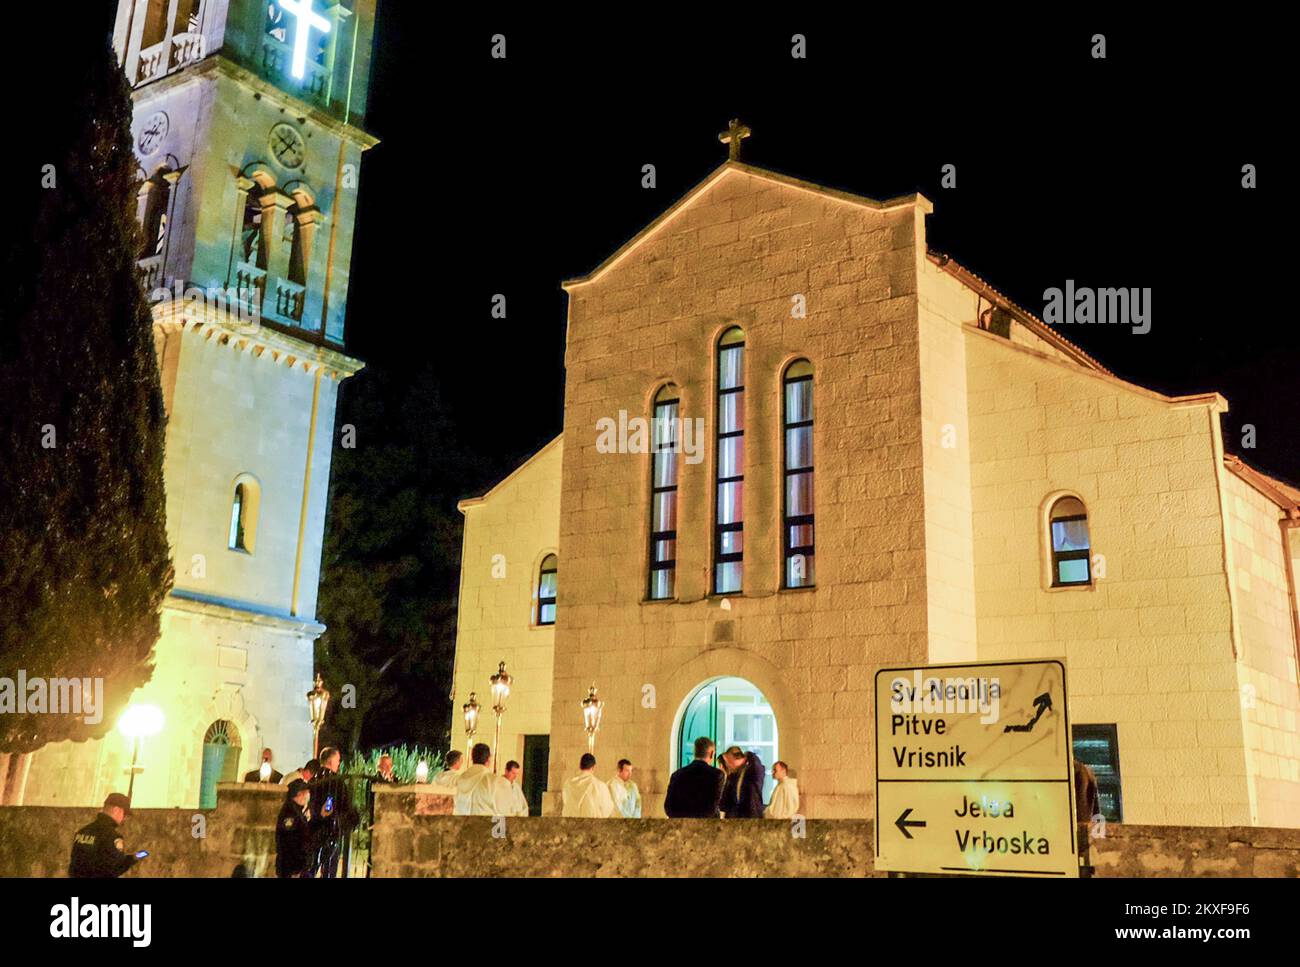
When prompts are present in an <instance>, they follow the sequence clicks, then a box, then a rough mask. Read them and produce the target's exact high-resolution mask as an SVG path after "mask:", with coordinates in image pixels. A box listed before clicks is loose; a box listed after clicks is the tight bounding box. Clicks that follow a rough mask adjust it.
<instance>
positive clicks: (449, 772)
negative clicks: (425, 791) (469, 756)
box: [429, 749, 465, 789]
mask: <svg viewBox="0 0 1300 967" xmlns="http://www.w3.org/2000/svg"><path fill="white" fill-rule="evenodd" d="M464 766H465V756H464V755H462V754H461V753H459V752H457V751H456V750H455V749H453V750H452V751H450V752H448V753H447V758H446V759H445V760H444V765H443V769H442V771H441V772H439V773H438V774H437V775H435V776H434V777H433V778H432V779H430V780H429V782H430V784H431V785H435V786H450V787H451V788H452V789H455V788H456V780H457V779H459V778H460V775H461V772H462V770H463V769H464Z"/></svg>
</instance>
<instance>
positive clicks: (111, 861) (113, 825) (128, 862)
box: [68, 792, 149, 879]
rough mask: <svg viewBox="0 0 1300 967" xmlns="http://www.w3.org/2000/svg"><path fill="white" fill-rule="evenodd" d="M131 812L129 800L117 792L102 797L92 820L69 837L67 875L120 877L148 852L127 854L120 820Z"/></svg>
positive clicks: (101, 877)
mask: <svg viewBox="0 0 1300 967" xmlns="http://www.w3.org/2000/svg"><path fill="white" fill-rule="evenodd" d="M129 815H131V800H129V799H127V798H126V796H124V795H122V794H121V793H120V792H115V793H112V794H110V795H109V797H108V798H107V799H105V800H104V808H103V809H102V810H100V813H99V815H98V816H96V817H95V821H94V822H93V823H90V824H89V825H86V826H83V827H81V829H79V830H77V834H76V835H75V836H74V837H73V838H72V862H71V863H70V864H69V866H68V876H71V877H83V878H85V877H92V878H99V879H112V878H114V877H118V876H121V875H122V874H123V873H125V872H126V871H127V870H129V869H130V868H131V867H132V866H134V865H135V864H136V861H137V860H141V859H144V857H146V856H148V855H149V854H148V853H144V852H140V853H134V854H133V853H128V852H126V851H125V844H124V843H123V842H122V830H121V826H122V822H123V821H124V820H125V819H126V817H127V816H129Z"/></svg>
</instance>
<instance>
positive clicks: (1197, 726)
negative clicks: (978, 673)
mask: <svg viewBox="0 0 1300 967" xmlns="http://www.w3.org/2000/svg"><path fill="white" fill-rule="evenodd" d="M967 358H968V360H969V369H968V374H967V380H968V385H969V390H970V396H969V399H970V414H971V448H972V467H971V477H972V484H973V490H972V498H973V509H974V530H975V576H976V604H977V607H978V615H979V617H978V629H979V655H980V657H981V658H982V659H1019V658H1046V657H1058V656H1060V657H1065V658H1066V659H1067V661H1068V663H1069V666H1068V667H1069V690H1070V714H1071V721H1072V722H1073V723H1074V724H1085V723H1115V724H1116V725H1117V726H1118V747H1119V760H1120V773H1121V780H1122V793H1123V818H1124V821H1125V822H1130V823H1186V824H1192V825H1216V826H1217V825H1234V824H1243V825H1244V824H1249V823H1251V822H1252V818H1251V816H1250V806H1249V796H1248V792H1247V783H1246V774H1245V751H1244V744H1243V742H1244V740H1243V731H1242V719H1241V710H1240V701H1239V696H1238V689H1237V673H1236V667H1235V666H1236V663H1235V661H1234V659H1233V623H1232V615H1231V606H1230V602H1229V597H1228V587H1227V577H1226V573H1225V566H1224V553H1225V549H1224V540H1223V524H1222V515H1221V513H1220V505H1219V485H1218V473H1217V464H1218V462H1219V456H1218V453H1219V451H1218V446H1217V422H1216V421H1217V419H1218V416H1217V412H1216V411H1215V407H1213V406H1212V405H1210V404H1195V405H1184V406H1174V405H1170V404H1168V403H1165V402H1161V401H1160V400H1158V399H1156V398H1155V397H1154V396H1153V395H1147V394H1143V393H1141V392H1139V391H1137V390H1134V389H1130V388H1126V387H1125V386H1123V385H1122V384H1120V383H1119V382H1118V381H1116V380H1113V379H1110V378H1103V377H1099V376H1093V375H1089V374H1088V373H1087V372H1086V371H1084V370H1082V369H1080V368H1078V367H1075V366H1070V365H1065V364H1059V363H1056V362H1053V361H1051V360H1049V359H1047V358H1043V357H1040V356H1037V355H1033V354H1031V353H1028V352H1023V351H1017V350H1015V349H1012V348H1010V347H1008V346H1007V345H1006V344H1005V342H1003V341H1002V340H1001V339H1000V338H999V337H997V336H993V335H989V334H986V333H983V332H979V331H975V330H970V329H968V330H967ZM1060 491H1069V492H1071V493H1073V494H1077V495H1078V497H1079V498H1081V499H1082V500H1083V502H1084V504H1085V505H1086V507H1087V509H1088V514H1089V518H1088V524H1089V530H1090V533H1091V542H1092V553H1093V555H1094V556H1095V560H1096V562H1097V567H1096V569H1095V573H1097V580H1096V581H1095V582H1094V584H1093V585H1092V586H1089V587H1085V588H1064V589H1051V588H1050V587H1049V586H1048V585H1049V578H1048V563H1049V561H1050V558H1049V557H1048V550H1047V547H1048V544H1047V533H1046V526H1045V520H1044V518H1045V502H1046V501H1047V500H1048V498H1049V496H1050V495H1052V494H1054V493H1056V492H1060ZM1103 567H1104V576H1102V575H1101V574H1100V569H1101V568H1103Z"/></svg>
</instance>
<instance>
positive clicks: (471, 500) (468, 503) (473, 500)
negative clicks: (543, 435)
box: [456, 433, 564, 514]
mask: <svg viewBox="0 0 1300 967" xmlns="http://www.w3.org/2000/svg"><path fill="white" fill-rule="evenodd" d="M563 439H564V434H563V433H561V434H559V435H558V436H556V438H555V439H554V440H552V441H551V442H550V443H548V444H546V446H544V447H542V448H541V449H540V450H538V451H537V452H536V453H534V454H533V455H532V456H531V457H529V458H528V459H527V460H525V461H524V462H523V463H521V464H520V465H519V466H517V467H515V469H513V470H511V471H510V473H508V474H507V475H506V476H504V477H502V478H501V479H500V480H498V481H497V482H496V483H495V484H493V485H492V486H491V487H490V488H489V489H488V490H487V491H486V492H485V493H482V494H480V495H479V496H477V497H466V498H465V499H464V500H461V501H457V503H456V509H457V510H459V511H460V512H461V513H462V514H463V513H465V511H466V509H467V508H470V507H473V506H474V505H475V504H481V503H483V502H484V501H485V500H487V499H488V498H489V497H491V496H492V495H493V494H495V493H496V492H497V491H498V490H500V489H501V488H502V487H504V486H505V485H506V484H508V483H510V482H511V481H512V480H514V479H515V478H516V477H518V476H519V475H520V474H521V473H523V472H524V471H525V470H526V469H528V468H529V467H531V466H532V465H533V464H534V463H536V462H537V460H538V459H540V458H541V456H542V454H544V453H547V452H548V451H550V450H551V448H552V447H555V446H557V445H558V444H559V442H560V441H561V440H563Z"/></svg>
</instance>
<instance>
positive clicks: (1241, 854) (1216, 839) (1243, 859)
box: [1090, 824, 1300, 878]
mask: <svg viewBox="0 0 1300 967" xmlns="http://www.w3.org/2000/svg"><path fill="white" fill-rule="evenodd" d="M1090 859H1091V861H1092V865H1093V868H1094V869H1095V870H1096V871H1097V872H1096V875H1097V876H1107V877H1123V876H1129V877H1134V876H1138V877H1178V876H1197V877H1201V876H1239V877H1291V878H1295V877H1300V829H1273V828H1268V827H1260V826H1119V825H1114V824H1111V825H1110V826H1108V827H1107V829H1106V837H1105V839H1097V840H1093V842H1092V848H1091V857H1090Z"/></svg>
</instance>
